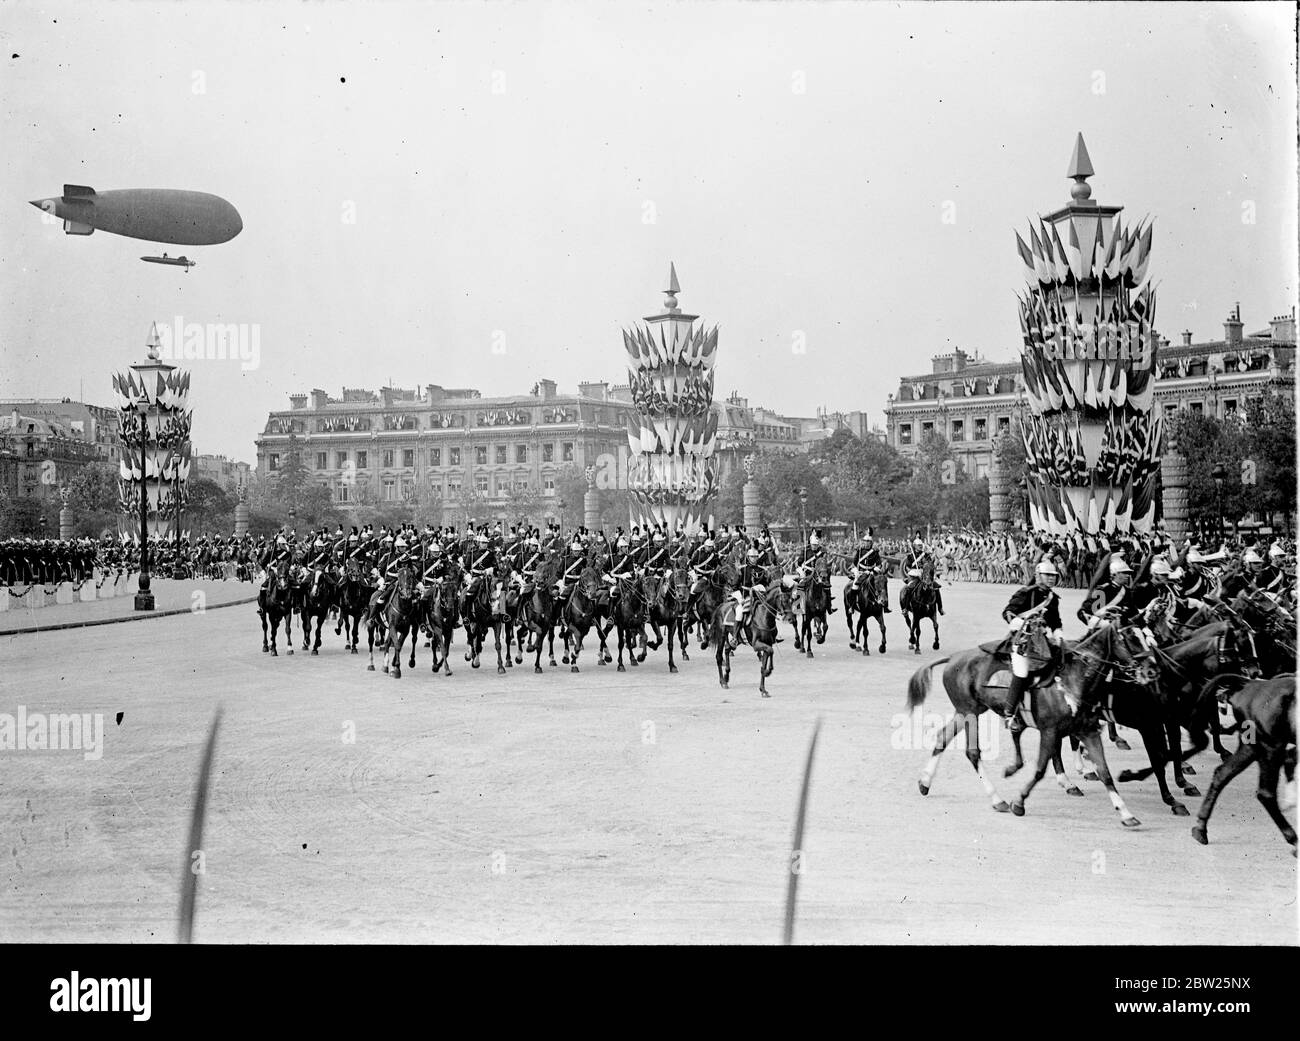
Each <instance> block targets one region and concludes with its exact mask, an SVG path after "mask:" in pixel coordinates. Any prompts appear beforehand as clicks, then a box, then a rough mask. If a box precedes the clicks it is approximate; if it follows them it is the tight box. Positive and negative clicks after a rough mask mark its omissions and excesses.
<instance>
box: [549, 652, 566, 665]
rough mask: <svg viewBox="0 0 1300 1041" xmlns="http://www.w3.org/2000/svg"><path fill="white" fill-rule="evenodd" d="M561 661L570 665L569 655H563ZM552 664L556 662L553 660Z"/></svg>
mask: <svg viewBox="0 0 1300 1041" xmlns="http://www.w3.org/2000/svg"><path fill="white" fill-rule="evenodd" d="M560 661H562V662H564V664H565V665H568V664H569V656H568V655H567V654H566V655H564V657H562V658H561V659H560ZM551 664H552V665H554V664H555V662H551Z"/></svg>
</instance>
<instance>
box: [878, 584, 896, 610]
mask: <svg viewBox="0 0 1300 1041" xmlns="http://www.w3.org/2000/svg"><path fill="white" fill-rule="evenodd" d="M880 603H881V605H882V606H883V607H884V609H885V614H893V613H894V612H893V611H892V610H891V609H890V607H889V586H887V585H885V584H884V583H881V586H880Z"/></svg>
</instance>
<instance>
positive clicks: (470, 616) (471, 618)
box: [459, 571, 506, 672]
mask: <svg viewBox="0 0 1300 1041" xmlns="http://www.w3.org/2000/svg"><path fill="white" fill-rule="evenodd" d="M489 577H490V574H489V572H486V571H479V572H473V571H472V572H470V573H469V575H468V576H467V577H466V579H465V584H464V587H463V588H462V591H461V595H460V605H459V606H460V617H461V624H462V625H463V626H464V627H465V640H466V642H467V643H468V645H469V646H468V647H466V649H465V660H466V661H467V662H469V663H470V667H471V668H475V669H477V668H478V667H479V665H480V661H479V656H480V655H481V654H482V653H483V640H484V639H485V638H486V637H487V634H488V632H489V631H490V630H491V629H492V627H493V607H492V598H491V596H490V595H489V593H490V590H489V588H488V586H489ZM497 670H498V671H499V672H505V671H506V670H505V666H504V665H503V664H502V663H501V642H500V639H499V638H498V640H497Z"/></svg>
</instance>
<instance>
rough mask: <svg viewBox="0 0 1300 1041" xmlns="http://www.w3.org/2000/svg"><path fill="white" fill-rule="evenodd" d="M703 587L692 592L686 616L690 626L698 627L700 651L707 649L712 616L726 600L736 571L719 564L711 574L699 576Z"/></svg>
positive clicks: (728, 565) (730, 566) (727, 565)
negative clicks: (696, 591) (727, 591)
mask: <svg viewBox="0 0 1300 1041" xmlns="http://www.w3.org/2000/svg"><path fill="white" fill-rule="evenodd" d="M700 577H701V578H702V579H703V581H704V585H703V586H701V587H700V591H699V592H698V593H695V592H694V591H692V594H691V596H692V599H691V600H690V601H689V606H688V609H687V615H688V618H689V623H688V624H691V625H698V626H699V628H698V630H697V631H698V632H699V635H700V650H702V651H707V650H708V649H709V634H710V633H711V631H712V626H713V616H714V614H716V613H717V610H718V605H719V604H721V603H722V601H723V600H724V599H725V598H726V595H727V594H726V589H727V588H728V587H729V586H730V585H733V584H734V583H735V581H736V570H735V568H734V567H732V565H730V564H727V563H722V564H719V565H718V566H717V567H716V568H714V569H713V570H712V571H711V572H709V573H707V574H703V575H701V576H700Z"/></svg>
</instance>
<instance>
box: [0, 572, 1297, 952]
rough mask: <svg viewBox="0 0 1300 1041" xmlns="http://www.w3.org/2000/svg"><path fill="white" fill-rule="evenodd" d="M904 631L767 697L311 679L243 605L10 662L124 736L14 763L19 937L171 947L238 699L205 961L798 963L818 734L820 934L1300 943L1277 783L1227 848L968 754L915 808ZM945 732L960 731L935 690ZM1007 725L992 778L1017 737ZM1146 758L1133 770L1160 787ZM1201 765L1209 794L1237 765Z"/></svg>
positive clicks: (458, 663)
mask: <svg viewBox="0 0 1300 1041" xmlns="http://www.w3.org/2000/svg"><path fill="white" fill-rule="evenodd" d="M1009 591H1010V590H1009V588H1007V587H985V586H977V585H957V586H954V587H951V588H949V589H947V590H946V591H945V592H946V600H947V607H948V616H947V617H946V618H945V619H943V622H944V629H943V633H942V636H943V651H944V652H945V653H946V652H949V651H952V650H956V649H959V648H962V647H965V646H970V645H971V644H973V643H974V642H976V641H977V640H980V639H986V638H989V637H991V636H993V635H995V633H996V631H997V627H996V625H994V623H993V620H994V619H995V617H996V614H997V612H998V610H999V609H1000V608H1001V606H1002V604H1003V603H1004V602H1005V600H1006V597H1007V596H1008V594H1009ZM1077 596H1078V594H1073V593H1070V592H1069V591H1066V592H1065V598H1066V600H1067V602H1068V603H1069V604H1070V605H1071V610H1072V608H1073V604H1074V603H1076V602H1077V599H1076V598H1077ZM897 618H898V615H897V614H895V615H891V616H890V619H891V622H893V626H892V629H891V646H890V649H889V652H888V654H886V655H884V656H879V655H875V654H873V656H872V657H870V658H867V659H864V658H862V657H861V656H859V655H856V654H853V653H851V652H850V651H849V650H848V648H847V646H846V642H845V639H844V636H843V635H842V634H843V614H842V613H841V614H837V615H835V616H834V617H833V618H832V621H833V623H834V624H835V628H834V629H833V630H832V632H833V634H834V635H833V637H832V638H831V639H830V640H828V642H827V644H826V645H825V646H823V647H819V648H817V649H816V650H817V658H816V659H815V660H812V661H808V660H805V659H803V658H799V657H796V655H795V653H794V651H793V649H792V644H791V642H790V641H789V639H788V633H787V642H786V643H784V644H782V645H781V647H780V649H779V652H778V658H777V664H776V673H775V675H774V676H773V677H772V678H771V680H770V681H769V684H770V689H771V690H772V693H773V697H772V698H771V700H761V699H760V698H759V697H758V694H757V675H756V671H757V670H756V665H755V663H754V660H753V658H752V656H751V655H744V654H742V655H741V656H740V657H739V658H738V659H737V664H736V669H735V673H734V676H733V684H732V689H730V690H728V691H724V690H721V689H720V688H719V686H718V684H717V679H716V673H715V671H714V668H713V663H712V658H711V656H702V655H700V654H698V653H696V654H693V656H692V660H691V661H690V662H688V663H685V664H684V665H683V667H682V672H681V673H680V674H679V675H678V676H676V677H671V678H670V677H669V676H668V675H667V664H666V661H665V660H664V658H663V656H662V654H659V655H652V656H651V658H650V659H648V661H647V663H646V664H645V665H642V666H639V667H638V668H636V669H635V670H634V671H629V672H628V673H626V674H618V673H616V672H615V671H614V668H613V666H612V665H610V666H605V667H603V668H601V667H597V666H596V665H595V664H594V658H589V659H588V660H590V661H591V664H589V665H584V668H583V671H582V672H581V673H580V674H579V675H577V676H574V675H571V674H570V673H569V672H568V671H567V669H564V668H563V667H561V668H558V669H554V670H548V672H547V674H546V675H545V676H535V675H533V674H532V672H531V670H530V669H529V668H528V667H527V666H525V667H524V668H523V669H522V670H521V669H519V668H518V667H516V668H515V669H514V670H513V672H512V674H510V675H508V676H507V677H505V678H500V677H498V676H497V675H496V672H495V668H494V667H492V666H489V665H488V664H487V663H486V662H485V666H484V668H482V669H480V670H478V671H472V670H471V669H470V668H469V667H468V666H467V665H466V664H465V663H464V662H463V661H462V660H461V659H460V658H459V657H457V658H456V659H455V660H454V661H453V669H454V670H455V673H456V674H455V675H454V676H453V677H451V678H450V679H447V678H434V677H432V676H431V675H430V674H429V672H428V665H429V663H428V658H427V656H426V652H424V651H423V650H422V651H421V659H420V661H419V663H418V664H417V669H416V671H415V672H413V673H409V672H408V673H406V674H405V676H404V678H403V679H402V680H400V681H395V680H393V679H391V678H389V677H387V676H384V675H382V674H381V673H369V672H367V671H366V670H365V663H366V659H365V656H364V654H363V655H362V656H360V657H352V656H350V655H347V654H345V653H344V651H343V649H342V643H341V640H340V639H339V638H336V637H334V636H333V635H332V633H330V634H329V638H328V642H327V644H326V647H325V649H324V650H323V652H322V653H321V655H320V656H319V657H308V656H304V655H303V654H302V653H301V652H299V653H297V654H295V655H294V656H293V657H288V656H284V655H283V654H282V656H281V657H278V658H271V657H270V656H269V655H264V654H262V653H261V650H260V632H259V629H258V625H257V619H256V615H255V610H254V608H253V607H251V606H249V607H234V608H229V609H225V610H220V611H212V612H210V613H207V614H194V615H190V614H187V615H182V616H177V617H173V618H166V619H158V620H156V621H151V622H146V623H142V624H138V625H109V626H103V627H99V628H93V629H84V630H76V631H72V632H57V633H46V634H27V635H22V636H15V637H8V638H4V639H0V678H2V679H3V684H4V686H3V693H2V695H0V698H2V700H0V712H7V713H11V714H16V712H17V707H18V706H19V705H21V706H23V707H24V708H25V710H26V711H27V712H28V713H33V712H38V711H40V712H74V711H75V712H86V713H103V715H104V722H105V728H106V732H105V735H104V745H103V754H102V758H100V759H98V760H87V759H85V758H84V755H83V754H82V753H79V752H75V751H73V752H62V751H61V752H50V751H22V752H12V751H7V752H0V757H3V758H2V759H0V778H2V779H3V788H2V789H0V821H2V822H3V823H2V826H0V836H3V846H2V847H0V886H2V889H0V892H2V894H3V895H2V896H0V936H2V937H3V938H4V939H6V940H16V941H25V940H57V941H74V940H92V941H93V940H104V941H127V942H137V941H150V940H171V939H172V938H173V937H174V935H175V921H176V910H177V905H178V893H179V876H180V873H181V870H182V866H183V863H184V858H185V850H184V845H185V841H186V839H185V836H186V832H187V828H188V814H189V810H190V803H191V795H192V789H193V784H194V778H195V775H196V772H197V767H198V762H199V758H200V754H201V749H202V744H203V741H204V737H205V734H206V731H207V727H208V723H209V720H210V719H211V717H212V714H213V711H214V709H215V708H216V706H217V705H218V704H220V705H222V706H223V708H224V720H223V725H222V730H221V735H220V740H219V745H218V749H217V757H216V763H215V767H214V786H213V790H212V795H211V800H210V806H209V813H208V829H207V834H206V836H205V843H204V846H205V848H204V851H203V853H204V869H205V873H204V875H203V877H202V880H201V891H200V895H199V911H198V921H197V926H196V930H195V935H196V938H197V939H199V940H202V941H208V942H223V943H224V942H239V941H270V942H290V941H308V942H310V941H324V942H341V943H347V942H360V941H398V942H401V941H418V942H457V941H459V942H506V943H515V942H556V941H560V942H616V943H643V942H670V943H671V942H701V943H732V942H735V943H770V942H775V941H778V940H779V938H780V935H781V922H782V902H783V899H784V893H785V886H786V878H787V876H786V870H785V869H786V863H787V857H788V850H789V844H790V838H791V829H792V822H793V817H794V810H795V806H796V802H797V798H798V786H799V780H800V775H801V771H802V767H803V761H804V757H805V754H806V751H807V744H808V738H809V735H810V733H811V730H812V727H813V723H814V721H815V720H816V719H817V718H818V717H821V718H822V719H823V721H824V725H823V730H822V738H821V742H820V745H819V748H818V753H817V761H816V764H815V770H814V777H813V788H812V794H811V801H810V807H809V816H808V833H807V836H806V842H805V850H806V853H805V862H804V868H805V870H804V873H803V875H802V876H801V883H800V913H799V921H798V927H797V939H798V940H799V941H801V942H808V943H983V942H989V943H1037V942H1043V943H1062V944H1080V943H1100V944H1129V943H1139V942H1141V943H1147V942H1152V943H1175V944H1181V943H1211V944H1219V943H1230V944H1242V943H1246V944H1249V943H1295V942H1296V938H1297V927H1296V862H1295V860H1294V859H1293V858H1292V856H1291V854H1290V851H1289V850H1288V848H1287V847H1286V845H1285V843H1284V842H1283V840H1282V838H1281V836H1280V835H1279V834H1278V833H1277V831H1276V829H1275V828H1274V826H1273V824H1272V823H1271V822H1270V821H1269V820H1268V819H1267V818H1266V817H1265V815H1264V813H1263V811H1262V809H1260V807H1259V806H1258V804H1257V802H1256V801H1255V797H1254V771H1253V770H1252V771H1251V773H1250V774H1249V775H1246V776H1243V777H1242V778H1239V779H1238V781H1237V782H1236V783H1235V784H1234V785H1233V786H1232V787H1231V788H1229V789H1228V791H1227V793H1226V794H1225V796H1224V797H1223V798H1222V800H1221V801H1220V803H1219V805H1218V807H1217V809H1216V812H1215V817H1214V819H1213V821H1212V822H1211V831H1210V838H1211V843H1212V844H1211V845H1210V846H1209V847H1205V848H1202V847H1200V846H1198V845H1196V844H1195V843H1194V842H1193V841H1192V838H1191V835H1190V830H1189V829H1190V821H1189V819H1188V818H1185V817H1174V816H1172V815H1171V814H1170V813H1169V812H1168V811H1167V810H1166V809H1165V807H1164V806H1163V805H1162V804H1161V803H1160V801H1159V797H1158V794H1157V792H1156V789H1155V786H1154V785H1153V784H1149V783H1148V784H1143V785H1139V786H1135V787H1133V788H1132V790H1131V791H1128V793H1127V798H1128V802H1129V806H1130V807H1131V808H1132V809H1133V810H1134V812H1136V813H1137V815H1138V816H1139V817H1140V818H1141V820H1142V827H1141V828H1140V829H1137V830H1136V831H1127V830H1125V829H1123V828H1121V826H1120V824H1119V821H1118V818H1117V816H1116V814H1115V813H1114V811H1113V810H1112V809H1111V807H1110V804H1109V801H1108V800H1107V798H1106V796H1105V793H1104V791H1103V790H1102V788H1101V787H1100V785H1098V784H1095V783H1092V784H1088V783H1086V782H1085V785H1084V786H1085V788H1086V790H1087V796H1086V798H1083V799H1078V798H1070V797H1067V796H1066V795H1065V794H1064V793H1063V792H1061V791H1060V790H1059V789H1058V788H1057V787H1056V786H1055V784H1054V783H1052V781H1051V779H1050V777H1049V778H1048V779H1047V780H1046V781H1044V783H1043V784H1042V786H1040V788H1039V789H1038V790H1037V791H1036V792H1035V794H1034V796H1033V797H1032V798H1031V800H1030V802H1029V813H1028V815H1027V816H1026V817H1023V818H1016V817H1012V816H1010V815H999V814H995V813H993V812H992V810H991V809H990V808H989V806H988V803H987V801H986V799H985V797H984V795H983V792H982V790H981V789H980V786H979V782H978V781H977V779H976V777H975V776H974V773H973V772H972V771H971V769H970V767H969V765H968V764H967V763H966V761H965V759H964V757H963V756H962V755H961V751H960V748H959V747H955V748H953V749H951V750H950V752H949V754H948V755H947V756H946V757H945V761H944V763H943V765H942V767H941V768H940V770H939V774H938V777H937V780H936V783H935V786H934V790H933V791H932V792H931V794H930V795H929V797H928V798H922V797H921V796H920V795H919V794H918V792H917V788H916V778H917V775H918V773H919V771H920V769H921V767H922V766H923V764H924V762H925V759H926V756H927V751H928V748H929V743H930V739H929V735H928V733H927V734H924V735H923V739H922V740H921V741H920V747H915V745H916V744H917V741H916V740H915V736H916V735H915V734H914V733H913V732H912V728H911V726H910V725H909V724H908V722H907V721H906V719H905V717H904V716H903V715H902V713H903V699H904V687H905V682H906V678H907V677H908V676H909V675H910V674H911V672H912V671H913V670H914V669H915V668H916V667H917V666H918V664H920V663H921V662H923V661H926V660H929V659H930V658H932V657H936V656H937V655H934V654H933V653H932V652H930V651H929V650H928V648H927V651H926V653H925V655H924V656H922V657H916V656H914V655H912V654H910V653H907V652H906V649H905V642H906V641H905V638H904V637H903V636H902V634H901V623H900V622H898V621H897ZM926 709H927V711H932V712H935V713H943V714H944V715H946V714H948V712H949V706H948V704H947V700H946V698H944V697H943V695H942V694H941V693H939V694H938V695H937V696H934V697H932V699H931V701H930V703H928V704H927V706H926ZM119 712H120V713H122V719H121V723H120V724H118V723H116V722H115V716H116V714H117V713H119ZM922 725H923V726H926V723H925V721H924V720H922ZM927 729H928V728H927ZM987 733H989V734H990V736H991V737H993V738H996V739H998V740H999V741H1000V744H1001V746H1002V748H1001V753H1000V754H999V755H998V756H997V757H996V762H997V764H999V766H998V769H997V771H996V772H998V773H1000V765H1001V764H1002V763H1005V761H1006V759H1007V755H1008V752H1009V748H1008V747H1007V742H1006V741H1005V738H1004V735H1005V731H1004V730H1002V729H1001V727H1000V725H998V726H992V727H990V728H989V730H988V731H987ZM1129 737H1130V738H1131V739H1133V740H1134V743H1135V746H1136V747H1135V750H1134V751H1132V752H1128V753H1125V752H1119V751H1114V752H1112V754H1111V756H1110V760H1111V763H1112V765H1113V766H1115V767H1116V768H1121V767H1124V766H1135V767H1136V766H1140V765H1143V763H1144V757H1143V755H1142V753H1141V750H1140V749H1141V746H1140V743H1138V742H1137V739H1136V735H1135V734H1131V733H1130V734H1129ZM1034 743H1035V742H1034V738H1033V737H1032V736H1030V737H1029V738H1027V748H1033V747H1034ZM1198 765H1199V766H1200V768H1201V769H1200V774H1199V777H1198V778H1197V780H1198V781H1199V783H1200V784H1201V785H1202V786H1204V785H1205V784H1206V783H1207V782H1208V779H1209V771H1210V768H1211V767H1212V766H1213V760H1212V759H1211V758H1210V757H1202V759H1201V760H1200V762H1199V763H1198ZM1002 784H1003V787H1004V791H1005V792H1010V791H1011V790H1012V786H1011V784H1010V782H1002ZM1198 801H1199V800H1197V799H1194V798H1190V799H1188V800H1187V802H1188V804H1189V806H1190V808H1191V809H1192V811H1193V812H1195V808H1196V805H1197V803H1198ZM1288 812H1289V813H1291V814H1294V810H1290V811H1288Z"/></svg>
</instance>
